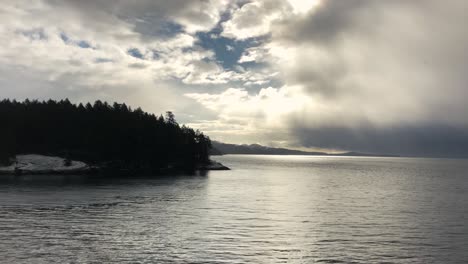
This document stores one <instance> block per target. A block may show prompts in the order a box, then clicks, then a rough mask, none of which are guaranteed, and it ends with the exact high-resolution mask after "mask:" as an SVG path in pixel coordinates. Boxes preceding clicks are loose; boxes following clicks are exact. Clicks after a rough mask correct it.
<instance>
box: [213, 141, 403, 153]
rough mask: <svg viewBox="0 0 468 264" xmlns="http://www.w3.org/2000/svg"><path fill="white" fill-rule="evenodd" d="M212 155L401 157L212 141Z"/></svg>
mask: <svg viewBox="0 0 468 264" xmlns="http://www.w3.org/2000/svg"><path fill="white" fill-rule="evenodd" d="M210 153H211V155H223V154H250V155H308V156H311V155H320V156H368V157H399V156H396V155H386V154H369V153H359V152H343V153H326V152H309V151H301V150H294V149H286V148H271V147H265V146H262V145H259V144H250V145H246V144H243V145H237V144H226V143H222V142H218V141H212V148H211V150H210Z"/></svg>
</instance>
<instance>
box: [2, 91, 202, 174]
mask: <svg viewBox="0 0 468 264" xmlns="http://www.w3.org/2000/svg"><path fill="white" fill-rule="evenodd" d="M0 124H2V129H0V162H1V163H8V161H9V160H10V159H11V158H12V157H14V156H15V155H17V154H22V153H23V154H24V153H37V154H47V155H61V156H66V157H67V158H70V159H80V160H83V161H87V162H90V163H94V164H102V163H112V164H117V166H124V167H127V168H139V169H141V168H144V169H161V168H167V167H168V166H171V167H187V168H188V167H193V166H196V165H197V164H199V163H203V162H207V161H208V160H209V156H208V150H209V148H210V147H211V141H210V139H209V137H207V136H205V135H204V134H203V133H201V132H199V131H194V130H193V129H191V128H189V127H186V126H179V124H178V123H177V121H176V120H175V116H174V114H173V113H172V112H167V113H166V118H164V117H162V116H159V117H156V116H155V115H154V114H149V113H147V112H144V111H143V110H142V109H141V108H137V109H135V110H132V109H131V108H130V107H128V106H127V105H126V104H120V103H113V104H112V105H110V104H108V103H107V102H102V101H99V100H98V101H96V102H94V104H90V103H87V104H86V105H83V104H78V105H75V104H72V103H71V102H70V101H69V100H68V99H66V100H61V101H54V100H48V101H47V102H39V101H37V100H34V101H30V100H25V101H24V102H16V101H14V100H13V101H10V100H3V101H0Z"/></svg>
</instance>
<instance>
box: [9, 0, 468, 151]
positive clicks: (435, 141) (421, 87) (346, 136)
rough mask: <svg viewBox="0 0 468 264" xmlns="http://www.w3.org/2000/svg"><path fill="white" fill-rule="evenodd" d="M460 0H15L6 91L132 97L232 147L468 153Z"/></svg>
mask: <svg viewBox="0 0 468 264" xmlns="http://www.w3.org/2000/svg"><path fill="white" fill-rule="evenodd" d="M467 11H468V2H467V1H464V0H447V1H440V0H425V1H407V0H392V1H374V0H346V1H343V0H263V1H255V0H253V1H249V0H231V1H228V0H171V1H165V0H139V1H130V0H127V1H126V0H120V1H108V0H80V1H77V0H17V1H4V2H3V3H2V4H1V6H0V43H1V45H0V98H10V99H17V100H24V99H26V98H29V99H39V100H42V99H49V98H52V99H64V98H68V99H70V100H71V101H72V102H88V101H95V100H97V99H99V100H104V101H108V102H114V101H117V102H126V103H127V104H129V105H131V106H133V107H142V108H143V110H145V111H148V112H152V113H156V114H160V113H164V112H165V111H173V112H174V113H175V115H176V118H177V120H178V121H179V123H184V124H188V125H189V126H191V127H193V128H197V129H200V130H202V131H203V132H205V133H206V134H207V135H209V136H210V137H211V138H212V139H214V140H218V141H222V142H226V143H259V144H263V145H267V146H273V147H288V148H295V149H304V150H325V151H331V152H337V151H360V152H370V153H388V154H397V155H405V156H434V157H468V107H467V105H468V104H467V103H468V99H467V98H468V87H467V85H468V72H467V69H468V52H467V51H466V47H468V45H467V44H468V30H467V29H466V26H465V24H466V13H467Z"/></svg>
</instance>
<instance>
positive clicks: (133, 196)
mask: <svg viewBox="0 0 468 264" xmlns="http://www.w3.org/2000/svg"><path fill="white" fill-rule="evenodd" d="M218 160H219V161H221V162H223V163H224V164H225V165H227V166H229V167H231V168H233V170H231V171H212V172H210V173H209V174H208V175H198V176H171V177H163V178H158V179H151V178H148V177H140V178H138V179H113V180H111V179H95V178H90V177H69V176H68V177H63V176H60V177H58V176H57V177H50V176H49V177H47V176H41V177H40V178H38V177H36V176H34V177H33V176H22V177H19V178H18V177H4V176H2V178H1V179H0V194H1V195H0V237H2V238H3V239H1V240H0V262H2V261H3V262H5V263H21V262H23V263H38V262H44V263H51V262H58V263H63V262H117V261H119V262H129V263H130V262H131V263H145V262H147V263H340V262H343V263H353V262H355V263H376V262H379V263H380V262H387V263H466V262H468V251H467V250H466V249H467V248H468V224H466V223H465V222H466V219H467V217H468V199H467V198H468V194H466V192H465V190H466V189H467V187H468V178H467V177H468V175H467V172H468V162H466V160H442V159H440V160H437V159H404V158H345V157H303V156H240V155H239V156H223V157H219V158H218Z"/></svg>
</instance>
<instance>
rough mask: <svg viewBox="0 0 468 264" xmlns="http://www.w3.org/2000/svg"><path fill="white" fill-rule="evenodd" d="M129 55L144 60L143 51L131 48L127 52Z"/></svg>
mask: <svg viewBox="0 0 468 264" xmlns="http://www.w3.org/2000/svg"><path fill="white" fill-rule="evenodd" d="M127 53H128V54H129V55H130V56H132V57H135V58H137V59H143V54H142V53H141V51H140V50H139V49H137V48H131V49H128V50H127Z"/></svg>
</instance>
